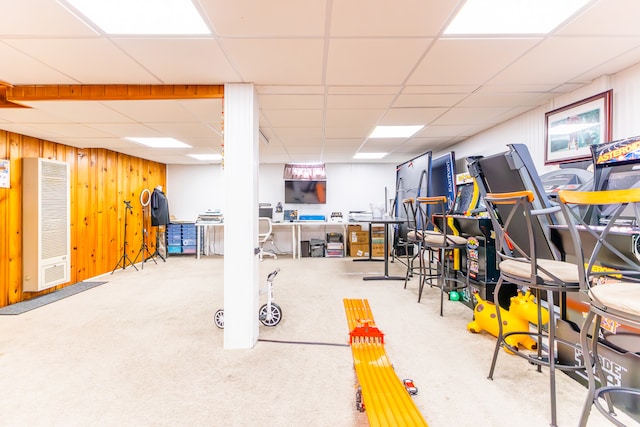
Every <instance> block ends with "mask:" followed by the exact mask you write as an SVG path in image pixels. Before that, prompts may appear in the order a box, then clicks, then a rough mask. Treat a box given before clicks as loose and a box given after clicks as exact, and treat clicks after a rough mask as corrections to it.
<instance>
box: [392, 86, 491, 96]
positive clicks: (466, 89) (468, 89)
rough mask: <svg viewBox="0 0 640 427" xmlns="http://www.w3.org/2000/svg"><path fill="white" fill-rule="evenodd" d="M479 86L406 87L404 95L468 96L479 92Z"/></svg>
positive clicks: (403, 91)
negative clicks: (467, 94)
mask: <svg viewBox="0 0 640 427" xmlns="http://www.w3.org/2000/svg"><path fill="white" fill-rule="evenodd" d="M478 88H479V86H478V85H446V84H445V85H433V86H405V87H404V88H403V89H402V94H403V95H406V94H456V93H458V94H460V93H461V94H466V93H473V92H475V91H476V90H478Z"/></svg>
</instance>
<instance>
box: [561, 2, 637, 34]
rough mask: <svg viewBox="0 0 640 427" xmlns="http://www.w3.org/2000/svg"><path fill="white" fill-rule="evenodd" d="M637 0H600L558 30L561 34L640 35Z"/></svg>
mask: <svg viewBox="0 0 640 427" xmlns="http://www.w3.org/2000/svg"><path fill="white" fill-rule="evenodd" d="M638 16H640V3H639V2H638V1H637V0H600V1H597V2H595V3H594V4H593V5H592V6H591V7H589V8H587V10H586V11H584V12H583V13H581V14H580V15H579V16H578V17H576V18H575V19H574V20H572V21H570V22H569V23H568V24H566V25H565V26H563V27H562V28H560V29H559V30H558V31H557V35H559V36H590V35H594V34H598V35H603V36H633V35H635V36H640V26H638Z"/></svg>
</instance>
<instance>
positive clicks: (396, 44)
mask: <svg viewBox="0 0 640 427" xmlns="http://www.w3.org/2000/svg"><path fill="white" fill-rule="evenodd" d="M428 43H429V40H426V39H333V40H331V42H330V43H329V59H328V65H327V84H329V85H390V84H391V85H400V84H402V83H403V82H404V81H405V79H406V78H407V76H408V75H409V72H410V71H411V70H412V69H413V67H414V66H415V65H416V62H417V59H418V58H419V57H420V55H421V54H422V52H424V50H425V49H426V47H427V45H428Z"/></svg>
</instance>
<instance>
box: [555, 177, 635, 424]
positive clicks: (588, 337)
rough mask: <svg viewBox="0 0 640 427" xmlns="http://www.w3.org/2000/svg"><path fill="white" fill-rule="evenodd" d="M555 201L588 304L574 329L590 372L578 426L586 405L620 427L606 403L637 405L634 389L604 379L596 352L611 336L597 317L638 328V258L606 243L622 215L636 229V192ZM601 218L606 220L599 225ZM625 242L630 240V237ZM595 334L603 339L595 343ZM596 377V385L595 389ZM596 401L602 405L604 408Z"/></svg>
mask: <svg viewBox="0 0 640 427" xmlns="http://www.w3.org/2000/svg"><path fill="white" fill-rule="evenodd" d="M558 197H559V200H560V203H561V206H562V209H563V211H564V212H565V215H566V216H567V217H568V218H571V219H572V220H571V221H568V223H569V224H568V228H569V231H570V232H571V238H572V240H573V242H574V245H575V247H576V248H579V250H576V252H577V253H576V258H577V260H576V262H577V264H578V265H584V266H585V269H581V270H580V284H581V288H582V289H581V290H582V295H583V296H584V301H585V302H586V303H587V304H588V305H589V311H588V314H587V317H586V319H585V322H584V325H583V326H582V329H581V331H580V342H581V344H582V348H583V357H584V360H585V366H588V367H589V368H591V367H593V369H587V377H588V381H589V382H588V392H587V398H586V400H585V405H584V409H583V411H582V416H581V418H580V426H586V424H587V420H588V418H589V413H590V412H591V407H592V406H595V407H596V408H597V409H598V411H600V412H601V413H602V414H603V415H604V416H605V417H606V418H607V419H608V420H609V421H611V422H612V423H613V424H615V425H617V426H624V425H625V424H623V423H622V422H621V421H620V420H618V419H616V418H615V416H616V414H615V411H614V407H613V403H612V402H613V400H614V399H616V398H618V399H619V398H621V397H625V396H626V397H627V398H633V397H634V396H635V401H634V402H635V404H636V405H637V404H638V401H640V390H639V389H637V388H633V387H629V386H626V385H623V383H622V382H620V383H618V384H612V383H611V382H609V381H607V377H606V375H605V374H604V371H603V369H602V358H600V357H599V356H598V354H599V353H598V351H599V350H602V349H604V348H605V347H606V344H605V341H606V339H607V336H608V335H611V334H607V333H603V332H604V331H601V322H602V319H603V318H606V319H609V320H613V321H615V322H618V323H619V324H621V325H626V326H632V327H635V328H640V265H639V264H638V259H637V257H638V255H637V253H635V254H634V255H635V257H634V258H635V259H634V258H630V257H629V256H628V255H625V254H624V253H623V252H622V251H628V249H626V248H622V251H621V249H620V246H619V245H618V247H616V245H614V244H612V240H613V239H614V238H615V237H614V236H613V235H614V234H615V231H614V230H615V228H616V226H617V225H619V221H618V220H619V219H620V217H621V216H623V217H625V222H626V223H628V220H629V219H630V218H631V219H633V220H634V223H635V225H636V226H638V225H640V214H639V209H638V206H639V205H638V204H639V203H640V189H638V188H635V189H630V190H608V191H584V192H582V191H580V192H577V191H576V192H571V191H566V190H563V191H559V192H558ZM584 208H590V209H591V210H592V211H594V212H596V214H597V215H598V216H599V218H598V220H597V221H592V220H585V219H584V218H583V217H582V215H581V213H582V212H584V211H585V209H584ZM603 217H604V219H606V221H600V219H602V218H603ZM617 237H618V238H619V237H620V236H617ZM628 238H629V241H631V236H629V237H628ZM627 254H628V252H627ZM597 263H601V264H604V266H605V267H609V268H602V265H598V264H597ZM603 270H605V271H603ZM612 270H613V271H612ZM601 334H602V336H603V337H604V340H601V339H599V337H600V335H601ZM605 358H607V357H606V356H605ZM596 375H597V380H598V381H599V386H597V385H596ZM635 384H637V382H635ZM602 400H604V401H605V403H606V407H605V404H603V402H602ZM618 402H622V401H621V400H618ZM636 410H637V407H636Z"/></svg>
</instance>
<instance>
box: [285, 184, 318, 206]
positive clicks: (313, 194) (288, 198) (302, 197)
mask: <svg viewBox="0 0 640 427" xmlns="http://www.w3.org/2000/svg"><path fill="white" fill-rule="evenodd" d="M284 202H285V203H301V204H312V205H315V204H325V203H327V182H326V181H289V180H287V181H285V182H284Z"/></svg>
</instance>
